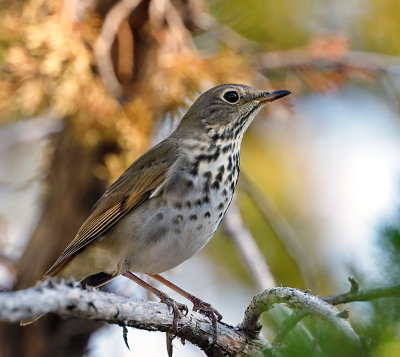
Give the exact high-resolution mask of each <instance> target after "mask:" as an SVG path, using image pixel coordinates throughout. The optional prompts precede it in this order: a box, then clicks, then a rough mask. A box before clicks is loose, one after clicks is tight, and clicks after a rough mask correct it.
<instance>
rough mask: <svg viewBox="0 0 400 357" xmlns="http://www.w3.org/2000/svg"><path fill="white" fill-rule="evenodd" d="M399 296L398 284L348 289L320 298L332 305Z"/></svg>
mask: <svg viewBox="0 0 400 357" xmlns="http://www.w3.org/2000/svg"><path fill="white" fill-rule="evenodd" d="M399 296H400V285H396V286H388V287H382V288H375V289H368V290H358V291H352V290H350V291H349V292H348V293H344V294H339V295H332V296H327V297H324V298H322V300H323V301H325V302H327V303H328V304H332V305H340V304H346V303H349V302H353V301H370V300H373V299H377V298H389V297H399Z"/></svg>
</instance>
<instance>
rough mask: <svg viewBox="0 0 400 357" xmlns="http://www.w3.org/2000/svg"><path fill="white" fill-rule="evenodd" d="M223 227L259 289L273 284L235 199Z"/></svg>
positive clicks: (263, 259)
mask: <svg viewBox="0 0 400 357" xmlns="http://www.w3.org/2000/svg"><path fill="white" fill-rule="evenodd" d="M223 223H224V229H225V231H226V233H228V235H229V236H230V237H231V239H232V241H233V243H234V244H235V246H236V249H237V250H238V252H239V254H240V256H241V258H242V260H243V262H244V264H245V265H246V267H247V270H248V271H249V272H250V274H251V276H252V277H253V279H254V281H255V283H256V284H257V286H258V288H259V289H260V290H262V289H265V288H268V287H272V286H275V285H276V284H275V279H274V277H273V276H272V274H271V271H270V270H269V267H268V265H267V263H266V262H265V258H264V256H263V255H262V254H261V252H260V250H259V248H258V246H257V243H256V242H255V240H254V238H253V236H252V235H251V233H250V231H249V230H248V229H247V227H246V226H245V225H244V223H243V220H242V217H241V215H240V212H239V208H238V207H237V205H236V202H235V199H234V200H233V202H232V203H231V206H230V207H229V210H228V212H227V213H226V215H225V218H224V221H223Z"/></svg>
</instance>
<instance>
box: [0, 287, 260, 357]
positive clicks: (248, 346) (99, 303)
mask: <svg viewBox="0 0 400 357" xmlns="http://www.w3.org/2000/svg"><path fill="white" fill-rule="evenodd" d="M49 312H53V313H56V314H59V315H61V316H75V317H79V318H82V319H86V320H102V321H106V322H109V323H114V324H117V325H121V326H131V327H135V328H140V329H145V330H148V331H163V332H173V331H172V319H173V317H172V314H171V313H170V311H169V309H168V307H167V306H166V305H165V304H162V303H156V302H137V301H133V300H132V299H128V298H125V297H120V296H116V295H114V294H111V293H106V292H102V291H99V290H83V289H81V288H80V287H79V286H76V285H73V286H71V285H67V284H54V283H52V282H51V281H50V282H47V283H41V284H38V285H37V286H35V287H33V288H29V289H25V290H20V291H15V292H2V293H0V320H1V321H8V322H18V321H21V320H26V319H32V318H35V317H38V316H40V315H42V314H46V313H49ZM21 328H22V327H21ZM177 336H178V337H180V338H183V339H185V340H188V341H190V342H192V343H193V344H195V345H197V346H199V347H200V348H202V349H203V350H204V351H205V352H206V354H208V355H213V356H226V355H237V354H238V353H241V354H242V355H243V356H253V355H255V354H256V353H257V352H259V351H261V350H262V349H264V348H266V347H268V343H267V341H265V340H263V339H262V338H254V339H249V336H247V335H246V334H245V333H244V332H243V331H240V330H238V329H237V328H234V327H232V326H229V325H226V324H224V323H218V336H217V341H216V343H213V338H214V329H213V327H212V323H211V322H210V320H209V319H208V318H207V317H206V316H204V315H202V314H200V313H197V312H193V311H192V312H189V313H188V314H187V315H186V316H184V315H182V316H181V318H180V320H179V324H178V332H177Z"/></svg>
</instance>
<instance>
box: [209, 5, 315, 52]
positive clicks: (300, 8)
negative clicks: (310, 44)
mask: <svg viewBox="0 0 400 357" xmlns="http://www.w3.org/2000/svg"><path fill="white" fill-rule="evenodd" d="M314 3H315V0H306V1H297V0H286V1H265V0H249V1H242V0H209V6H210V10H211V14H212V15H213V16H215V17H216V18H217V20H218V21H220V22H222V23H224V24H226V25H228V26H230V27H232V29H234V30H235V31H237V32H238V33H240V34H241V35H242V36H244V37H246V38H248V39H251V40H253V41H256V42H258V43H260V44H262V45H267V46H269V47H272V48H290V47H294V46H299V45H302V44H304V43H306V42H307V40H308V37H309V35H310V33H309V30H310V29H309V28H308V27H307V26H304V25H305V23H306V22H303V21H304V20H305V19H306V18H307V15H309V10H310V6H312V5H313V4H314Z"/></svg>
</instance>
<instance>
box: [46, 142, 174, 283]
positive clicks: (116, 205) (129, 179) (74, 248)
mask: <svg viewBox="0 0 400 357" xmlns="http://www.w3.org/2000/svg"><path fill="white" fill-rule="evenodd" d="M179 155H180V154H179V149H178V147H177V145H174V144H171V143H170V142H168V141H163V142H161V143H160V144H158V145H157V146H155V147H154V148H153V149H151V150H150V151H148V152H147V153H146V154H144V155H143V156H141V157H140V158H139V159H137V160H136V161H135V162H134V163H133V164H132V165H131V166H130V167H129V168H128V169H127V170H126V171H125V172H124V173H123V174H122V175H121V176H120V177H119V179H118V180H117V181H115V182H114V183H113V184H112V185H111V186H110V187H109V188H108V190H107V191H106V192H105V193H104V195H103V196H102V197H101V198H100V199H99V201H98V202H97V203H96V204H95V206H94V207H93V209H92V212H91V214H90V216H89V217H88V218H87V219H86V221H85V222H84V223H83V224H82V226H81V228H80V229H79V231H78V233H77V234H76V236H75V238H74V240H73V241H72V242H71V243H70V244H69V246H68V247H67V248H66V249H65V250H64V252H63V253H62V254H61V256H60V257H59V258H58V259H57V260H56V262H55V263H54V264H53V266H52V267H51V268H50V269H49V270H48V271H47V272H46V274H45V277H47V276H54V275H56V274H57V273H58V272H59V271H60V270H61V269H62V268H63V267H64V266H65V264H67V263H68V262H69V261H70V259H71V258H72V257H73V256H74V255H75V254H76V253H78V252H79V251H80V250H81V249H82V248H84V247H86V246H87V245H88V244H90V243H91V242H93V241H94V240H95V239H96V238H98V237H100V236H101V235H102V234H104V233H105V232H106V231H107V230H108V229H110V228H111V227H112V226H113V225H115V224H116V223H117V222H118V221H119V220H120V219H121V218H122V217H124V216H125V215H126V214H127V213H128V212H129V211H131V210H132V209H134V208H135V207H137V206H138V205H140V204H141V203H142V202H144V201H145V200H146V199H148V198H149V196H150V195H151V194H152V193H153V192H154V191H155V190H157V188H158V187H160V185H162V184H163V182H164V181H165V179H166V177H167V173H168V171H169V169H170V167H171V166H172V165H173V163H174V162H175V161H176V159H177V157H178V156H179Z"/></svg>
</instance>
